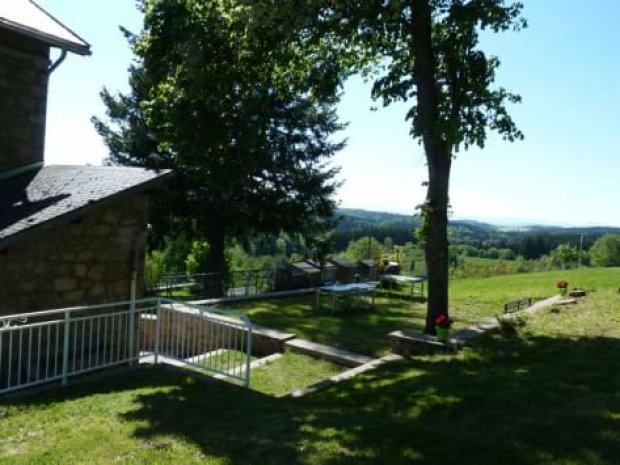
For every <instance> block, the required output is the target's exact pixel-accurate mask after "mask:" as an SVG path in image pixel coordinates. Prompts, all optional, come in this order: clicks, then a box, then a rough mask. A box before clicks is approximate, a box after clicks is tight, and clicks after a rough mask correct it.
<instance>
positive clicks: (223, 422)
mask: <svg viewBox="0 0 620 465" xmlns="http://www.w3.org/2000/svg"><path fill="white" fill-rule="evenodd" d="M563 277H564V278H565V279H567V280H568V281H571V279H573V277H575V278H579V279H584V281H583V282H580V283H577V282H575V284H581V285H583V286H586V287H591V288H592V287H596V288H597V291H596V292H594V293H590V294H589V295H588V297H586V300H585V301H584V302H582V303H580V304H579V305H577V306H570V307H562V308H560V309H559V311H558V312H551V311H549V310H547V311H543V312H541V313H539V314H537V315H535V316H533V317H531V318H530V319H529V320H528V322H527V324H526V326H525V327H524V328H522V330H521V331H520V332H519V334H518V335H517V336H513V337H504V336H501V335H500V334H498V333H496V334H488V335H486V336H484V337H482V338H481V339H480V340H478V341H476V344H475V345H474V346H473V347H471V348H467V349H465V350H464V351H463V352H462V353H461V354H460V355H458V356H435V357H417V358H414V359H411V360H407V361H404V362H399V363H394V364H391V365H387V366H384V367H382V368H381V369H379V370H376V371H373V372H368V373H366V374H363V375H361V376H358V377H356V378H354V379H352V380H349V381H347V382H344V383H340V384H338V385H335V386H332V387H330V388H328V389H325V390H322V391H319V392H317V393H315V394H313V395H310V396H307V397H303V398H299V399H293V398H290V397H276V396H274V395H268V394H267V393H266V392H268V391H269V390H268V389H265V388H260V383H261V382H259V381H258V380H257V384H256V385H255V386H256V387H257V388H258V389H260V390H249V391H248V390H245V389H243V388H240V387H237V386H234V385H231V384H226V383H218V382H203V381H199V380H195V379H193V378H191V377H188V376H185V375H183V374H179V373H176V372H170V371H167V370H162V369H158V368H151V369H143V370H139V371H137V372H134V373H131V374H128V375H125V376H119V377H117V378H106V379H103V380H102V379H100V380H96V381H92V382H85V383H82V384H79V385H75V386H70V387H69V388H66V389H57V390H54V391H51V392H47V393H44V394H39V395H36V396H33V397H32V398H30V399H21V400H19V399H18V400H13V401H11V402H10V403H6V402H5V403H3V404H0V463H7V464H36V463H40V464H49V463H144V464H159V463H162V464H163V463H184V464H186V463H188V464H189V463H206V464H212V465H216V464H217V465H224V464H226V465H253V464H255V465H271V464H282V465H294V464H306V465H319V464H320V465H345V464H346V465H353V464H355V465H382V464H386V465H404V464H407V465H410V464H419V465H453V464H455V463H458V464H462V465H485V464H511V465H616V464H617V463H618V458H619V457H620V394H619V393H620V340H619V339H618V338H619V337H620V316H619V315H620V313H619V312H620V294H618V292H617V287H616V286H617V280H616V284H614V280H615V278H614V279H612V278H611V277H609V280H608V281H607V282H605V281H606V279H607V278H605V277H602V276H601V279H600V280H598V281H591V282H590V283H591V284H588V283H589V281H586V278H582V277H581V276H577V275H571V274H566V273H564V274H563ZM553 279H555V277H554V278H553ZM571 283H572V281H571ZM552 284H553V283H552ZM612 284H613V287H614V288H612ZM531 286H532V287H531V289H532V290H534V289H536V288H537V287H536V286H540V287H538V289H540V291H541V292H543V291H546V290H547V286H544V285H542V284H540V285H537V284H535V283H534V281H532V284H531ZM551 287H552V286H551ZM500 289H501V286H500V285H499V284H498V285H497V286H496V287H495V291H497V292H500ZM551 291H553V287H552V288H551ZM470 292H472V293H474V294H472V295H476V294H475V292H474V290H471V291H470ZM287 363H288V362H287ZM295 365H296V363H294V361H293V360H291V366H292V367H293V371H297V370H299V369H300V365H297V368H294V367H295ZM302 365H303V363H302ZM256 378H257V379H260V378H259V376H258V375H257V376H256ZM261 391H262V392H261Z"/></svg>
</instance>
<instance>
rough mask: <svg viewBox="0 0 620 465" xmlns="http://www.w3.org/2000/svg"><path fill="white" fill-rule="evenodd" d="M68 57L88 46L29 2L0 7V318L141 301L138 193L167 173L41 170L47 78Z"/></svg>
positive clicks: (144, 204) (141, 197)
mask: <svg viewBox="0 0 620 465" xmlns="http://www.w3.org/2000/svg"><path fill="white" fill-rule="evenodd" d="M52 48H55V49H59V58H58V59H57V60H56V61H55V62H54V63H51V61H50V56H51V54H50V49H52ZM68 52H71V53H76V54H79V55H89V54H90V46H89V44H87V43H86V42H85V41H84V40H83V39H81V38H80V37H79V36H77V35H76V34H75V33H73V32H72V31H71V30H69V29H68V28H67V27H66V26H64V25H63V24H62V23H60V22H59V21H58V20H56V19H55V18H54V17H52V16H51V15H49V14H48V13H47V12H45V11H44V10H43V9H42V8H40V7H39V6H38V5H37V4H36V3H34V1H31V0H11V1H9V2H0V315H7V314H14V313H19V312H24V311H36V310H41V309H50V308H62V307H67V306H74V305H84V304H90V303H101V302H110V301H121V300H129V299H130V298H131V297H132V296H138V297H139V296H140V294H141V283H142V279H141V275H142V268H143V262H144V244H145V235H146V230H147V209H148V192H149V191H150V190H151V189H153V188H155V187H156V186H158V185H160V184H161V183H163V182H164V181H165V179H166V178H167V177H168V176H169V175H170V173H169V172H159V173H156V172H153V171H148V170H144V169H139V168H124V167H100V166H53V165H52V166H45V165H44V140H45V122H46V104H47V90H48V80H49V76H50V74H51V73H52V72H53V71H54V69H55V68H56V67H57V66H58V65H59V64H60V63H61V62H62V60H64V58H65V56H66V54H67V53H68Z"/></svg>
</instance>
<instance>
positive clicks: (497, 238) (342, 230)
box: [335, 208, 620, 259]
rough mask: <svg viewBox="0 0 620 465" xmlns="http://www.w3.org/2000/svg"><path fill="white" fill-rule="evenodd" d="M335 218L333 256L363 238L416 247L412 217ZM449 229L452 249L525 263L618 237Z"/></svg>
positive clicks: (349, 214) (456, 224)
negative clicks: (505, 255)
mask: <svg viewBox="0 0 620 465" xmlns="http://www.w3.org/2000/svg"><path fill="white" fill-rule="evenodd" d="M337 218H338V221H337V226H336V231H335V248H336V251H337V252H341V251H343V250H346V248H347V246H348V244H349V242H350V241H355V240H357V239H360V238H362V237H367V236H372V237H374V238H375V239H377V240H378V241H379V242H384V241H385V239H386V238H391V239H392V241H393V243H394V244H397V245H402V244H405V243H407V242H410V243H414V244H415V243H417V239H416V237H415V230H416V228H418V227H419V225H420V223H419V220H418V219H417V218H415V217H414V216H409V215H399V214H394V213H385V212H375V211H366V210H357V209H348V208H342V209H339V210H338V212H337ZM449 229H450V241H451V243H452V244H453V245H461V246H470V247H471V248H472V251H473V250H478V251H485V250H487V251H488V250H494V249H510V250H512V252H513V253H514V254H515V255H521V256H522V257H524V258H525V259H538V258H540V257H542V256H543V255H547V254H549V252H551V250H553V249H555V248H556V247H558V246H559V245H561V244H568V245H571V246H573V247H576V248H579V247H580V241H581V240H582V237H583V249H584V250H587V249H589V248H590V247H591V246H592V244H593V243H594V242H595V241H596V240H597V239H598V238H599V237H601V236H602V235H603V234H607V233H620V228H613V227H584V228H573V227H571V228H563V227H559V226H528V227H519V228H506V227H500V226H495V225H492V224H487V223H481V222H478V221H470V220H458V221H451V222H450V228H449Z"/></svg>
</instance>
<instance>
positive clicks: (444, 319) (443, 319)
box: [435, 313, 452, 328]
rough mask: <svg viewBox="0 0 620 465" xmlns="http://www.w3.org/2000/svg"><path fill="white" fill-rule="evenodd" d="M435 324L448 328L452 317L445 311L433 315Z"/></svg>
mask: <svg viewBox="0 0 620 465" xmlns="http://www.w3.org/2000/svg"><path fill="white" fill-rule="evenodd" d="M435 326H439V327H440V328H449V327H450V326H452V319H451V318H449V317H448V315H446V314H445V313H440V314H439V315H437V316H436V317H435Z"/></svg>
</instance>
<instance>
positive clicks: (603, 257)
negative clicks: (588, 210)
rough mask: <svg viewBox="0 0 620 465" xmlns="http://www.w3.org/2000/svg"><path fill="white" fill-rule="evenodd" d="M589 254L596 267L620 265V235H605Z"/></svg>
mask: <svg viewBox="0 0 620 465" xmlns="http://www.w3.org/2000/svg"><path fill="white" fill-rule="evenodd" d="M589 252H590V257H591V260H592V264H593V265H594V266H618V265H620V234H605V235H604V236H603V237H601V238H600V239H598V240H597V241H596V242H595V243H594V244H593V245H592V247H591V248H590V251H589Z"/></svg>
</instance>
